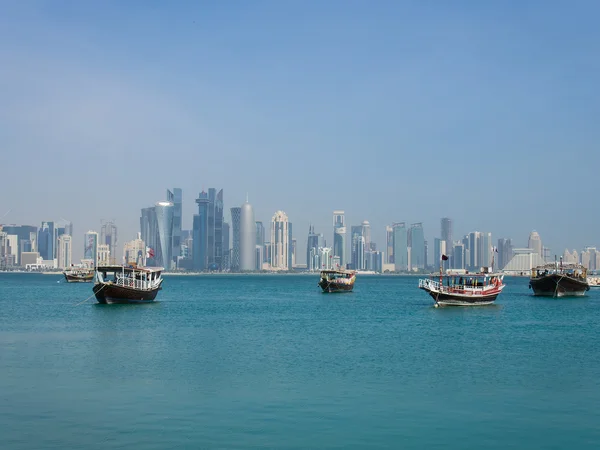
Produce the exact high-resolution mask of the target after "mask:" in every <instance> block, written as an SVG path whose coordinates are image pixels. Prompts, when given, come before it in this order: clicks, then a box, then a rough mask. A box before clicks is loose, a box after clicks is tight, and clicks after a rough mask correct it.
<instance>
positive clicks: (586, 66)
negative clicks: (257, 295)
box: [0, 1, 600, 256]
mask: <svg viewBox="0 0 600 450" xmlns="http://www.w3.org/2000/svg"><path fill="white" fill-rule="evenodd" d="M304 8H305V9H304V10H305V12H306V13H305V14H300V15H298V14H296V13H295V10H294V8H293V6H291V5H288V4H282V3H278V2H269V1H266V2H261V5H259V6H252V7H251V6H250V5H237V7H236V8H233V9H228V8H226V6H225V5H221V4H217V5H213V7H211V8H204V7H203V6H202V5H201V4H198V5H196V4H193V3H186V4H178V5H169V6H168V7H167V5H162V6H161V5H157V6H156V8H146V7H144V6H142V5H140V4H137V3H134V4H127V5H119V7H118V8H117V6H116V5H111V4H106V5H105V4H93V3H75V4H69V6H68V7H67V6H66V4H64V5H63V4H54V5H53V6H52V7H49V6H47V5H46V4H45V3H40V2H36V1H32V2H26V3H23V2H12V3H9V4H7V5H5V8H4V10H3V15H2V17H0V36H1V37H2V38H3V39H0V51H1V52H2V54H3V55H4V61H5V64H4V66H5V67H6V70H3V71H2V72H1V73H0V86H2V88H0V89H1V90H2V98H3V102H2V103H1V104H0V115H1V116H2V117H3V123H4V124H5V127H4V129H5V130H7V131H6V133H4V135H3V140H2V142H3V161H2V163H3V168H4V169H5V170H4V172H3V177H4V181H5V185H7V186H8V185H13V186H17V185H18V186H19V189H18V191H15V192H14V193H10V194H8V195H3V196H1V198H0V222H2V223H7V224H12V223H15V224H31V225H37V226H39V223H40V222H41V221H42V220H54V221H56V222H58V220H59V219H60V218H61V217H64V218H66V219H67V220H68V221H70V222H72V223H73V224H75V230H76V232H75V233H74V236H73V239H74V242H73V251H74V252H75V253H76V255H74V256H77V253H80V252H81V247H82V245H83V244H82V232H85V231H86V230H89V229H95V230H98V231H99V227H100V221H101V220H103V219H105V218H111V219H114V221H115V223H117V225H118V227H119V239H120V240H121V241H122V242H125V241H126V240H128V239H132V238H133V237H134V236H135V232H136V230H137V229H138V225H137V223H138V217H137V216H136V214H135V213H134V212H133V211H137V210H139V209H140V208H142V207H144V206H148V205H151V204H154V202H155V201H162V200H169V199H168V198H167V199H165V198H164V189H165V186H178V187H179V188H181V189H182V190H183V192H184V193H185V196H186V199H185V204H184V206H183V208H184V209H183V212H182V220H183V221H184V224H183V227H184V228H185V229H191V228H192V224H191V223H190V221H191V217H192V211H193V210H194V207H195V205H193V203H191V202H190V200H191V199H192V198H193V197H192V196H193V195H195V194H197V193H198V192H200V191H201V190H202V187H203V186H220V187H222V188H224V189H225V191H226V192H228V193H229V194H228V198H227V207H231V206H233V205H241V204H242V203H243V202H244V199H245V193H246V192H247V191H248V190H250V191H251V192H250V195H251V198H252V200H253V206H254V212H255V216H256V217H257V218H258V219H260V220H263V221H264V222H267V221H268V218H269V217H271V215H272V214H273V211H277V210H279V209H283V210H285V211H286V213H287V214H288V215H289V217H290V218H291V220H292V221H293V222H294V225H295V226H296V227H297V228H296V229H298V230H301V229H307V227H308V225H309V223H312V224H314V225H315V228H316V229H318V230H320V232H323V233H325V234H326V237H327V238H328V239H329V238H330V231H329V230H330V219H329V218H330V214H331V211H332V210H334V209H338V208H339V209H343V210H345V211H346V214H347V217H346V224H347V226H348V225H357V224H360V223H361V222H362V221H363V220H368V221H369V222H370V223H371V226H372V229H373V240H374V241H376V242H378V243H379V244H380V245H381V243H382V242H384V235H383V234H384V231H383V230H384V227H385V226H386V225H388V224H390V223H393V222H400V221H404V222H406V223H409V224H410V223H416V222H422V223H423V227H424V232H425V236H427V237H428V240H429V241H431V240H432V238H433V237H435V236H437V234H438V222H439V218H440V217H453V218H454V220H455V223H454V228H455V230H454V235H455V237H456V236H458V231H460V232H461V233H462V232H465V233H466V232H470V231H471V230H473V229H475V230H489V231H490V232H491V233H492V235H493V236H510V237H512V238H513V239H514V240H515V245H518V246H525V245H526V239H527V235H526V234H527V233H528V232H530V231H531V230H538V232H539V233H540V234H541V235H542V236H543V238H544V240H545V241H546V242H548V246H549V247H551V248H552V249H555V251H557V252H558V250H559V249H563V248H567V247H569V248H584V247H586V246H589V245H596V240H597V239H598V237H597V231H596V228H597V223H598V215H597V213H596V212H595V211H593V210H590V209H588V210H586V214H581V209H580V205H579V203H580V201H579V199H583V196H584V195H585V194H586V193H587V192H594V191H595V188H596V185H595V179H596V177H595V173H594V168H595V167H597V165H598V163H600V154H599V153H598V152H596V151H595V146H596V143H597V142H598V141H599V140H600V130H598V129H597V127H596V124H595V119H594V118H595V117H596V116H597V114H596V111H597V109H598V107H599V105H600V100H599V97H598V96H599V94H598V92H597V89H596V81H595V80H596V79H597V78H598V76H597V75H598V68H597V65H595V63H593V61H595V59H596V58H595V56H596V55H597V53H598V50H600V39H596V38H595V37H597V36H598V31H597V27H596V24H595V22H594V20H593V17H595V16H596V13H597V12H600V5H599V4H594V3H589V4H587V7H586V8H584V9H579V8H576V7H574V6H570V5H568V4H566V3H561V2H544V3H541V2H533V3H528V5H527V6H526V5H520V4H510V5H508V4H498V3H496V4H481V5H474V4H466V3H460V2H459V3H458V4H451V5H450V4H446V3H443V2H440V3H437V6H436V7H435V8H431V7H428V6H427V5H425V4H418V3H417V4H411V5H405V4H404V3H402V2H397V3H394V2H385V3H383V4H381V7H380V8H372V7H369V6H368V5H366V4H362V5H361V4H359V3H351V4H347V3H346V2H344V3H341V2H336V1H333V2H328V3H327V4H322V3H316V2H314V3H313V2H308V3H307V4H305V5H304ZM317 11H318V13H316V12H317ZM569 19H570V20H569ZM574 24H576V26H575V25H574ZM306 30H312V31H311V32H310V33H307V32H306ZM566 35H568V37H569V38H568V39H565V36H566ZM273 37H275V39H274V38H273ZM207 42H210V43H211V44H210V45H207V44H206V43H207ZM124 43H125V44H126V45H124ZM173 49H177V51H172V50H173ZM132 51H133V54H134V55H135V57H131V54H132ZM148 55H154V56H153V57H148ZM206 61H211V64H210V65H209V66H207V65H206V63H205V62H206ZM39 73H44V77H39V76H37V75H38V74H39ZM292 86H293V88H292ZM399 124H401V126H399ZM232 130H235V133H232ZM24 154H26V155H28V161H29V163H28V166H27V180H31V181H30V182H24V181H23V179H24V178H23V174H24V166H23V159H22V155H24ZM248 155H252V156H251V157H250V156H248ZM82 158H83V160H84V161H85V164H84V165H83V166H82V164H81V161H82ZM108 161H118V164H109V165H108ZM274 161H277V163H278V164H279V166H281V167H286V168H287V169H286V172H285V183H279V184H277V185H276V187H274V186H273V184H272V183H268V182H266V180H265V181H264V182H261V181H260V180H261V179H260V178H258V177H257V174H259V173H263V171H264V168H265V167H269V164H270V163H271V162H274ZM314 161H319V162H322V163H325V164H330V165H332V166H335V173H336V176H335V177H332V176H319V175H317V174H315V173H314ZM581 162H584V164H581ZM59 164H60V166H59ZM82 167H83V168H82ZM366 167H368V168H369V169H370V170H368V171H365V168H366ZM416 167H419V168H420V169H421V170H413V169H414V168H416ZM401 168H408V170H400V169H401ZM99 171H102V183H103V186H110V187H111V189H112V190H115V189H119V188H121V187H124V186H127V187H128V188H131V187H134V188H137V189H139V190H136V191H134V192H135V195H133V196H126V195H113V196H110V197H109V196H106V195H103V194H104V190H98V189H94V186H95V182H94V180H95V179H96V177H93V176H92V174H95V173H98V172H99ZM572 172H576V173H577V183H572V182H571V175H570V173H572ZM57 173H60V174H62V175H63V178H62V179H61V180H60V182H59V181H58V179H56V178H55V176H54V174H57ZM359 179H361V180H365V181H366V180H367V179H368V180H370V179H373V181H375V180H377V183H373V182H371V183H369V182H367V183H364V182H363V183H356V182H353V180H359ZM34 180H35V181H34ZM549 180H551V181H552V182H549ZM41 185H43V189H41V187H40V186H41ZM536 186H543V190H541V189H540V192H539V193H538V194H537V195H534V194H535V192H536ZM140 193H141V195H142V197H143V198H139V197H140ZM192 193H195V194H192ZM536 197H539V202H536V201H535V200H532V199H534V198H536ZM544 197H545V198H552V199H553V201H554V202H559V203H560V205H561V207H560V209H558V210H557V209H556V208H546V207H542V205H543V198H544ZM573 199H575V201H573ZM581 201H583V200H581ZM74 205H77V206H76V207H75V206H74ZM557 211H559V212H557ZM523 235H524V236H523ZM297 239H298V246H299V247H300V248H302V247H303V244H304V243H303V240H304V239H305V238H304V237H303V236H300V235H298V236H297ZM523 240H524V241H525V242H522V241H523ZM517 241H521V242H519V243H517ZM122 242H121V244H122ZM121 244H120V245H121ZM430 244H431V242H430ZM348 256H349V255H348Z"/></svg>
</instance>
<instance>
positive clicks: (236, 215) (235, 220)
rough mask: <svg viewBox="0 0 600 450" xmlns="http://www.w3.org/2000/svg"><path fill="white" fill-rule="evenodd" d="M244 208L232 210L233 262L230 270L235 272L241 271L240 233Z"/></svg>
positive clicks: (236, 207) (237, 207)
mask: <svg viewBox="0 0 600 450" xmlns="http://www.w3.org/2000/svg"><path fill="white" fill-rule="evenodd" d="M241 216H242V208H240V207H239V206H235V207H233V208H231V261H230V269H231V270H232V271H233V272H238V271H239V270H240V232H241V229H240V228H241V220H242V217H241Z"/></svg>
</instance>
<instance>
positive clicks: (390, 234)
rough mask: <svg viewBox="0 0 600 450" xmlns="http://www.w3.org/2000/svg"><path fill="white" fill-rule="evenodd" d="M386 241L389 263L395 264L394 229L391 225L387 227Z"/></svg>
mask: <svg viewBox="0 0 600 450" xmlns="http://www.w3.org/2000/svg"><path fill="white" fill-rule="evenodd" d="M385 241H386V251H387V263H388V264H394V229H393V228H392V227H390V226H387V227H385Z"/></svg>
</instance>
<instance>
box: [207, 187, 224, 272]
mask: <svg viewBox="0 0 600 450" xmlns="http://www.w3.org/2000/svg"><path fill="white" fill-rule="evenodd" d="M209 193H210V190H209ZM214 208H215V221H214V227H215V245H214V253H213V259H212V260H211V261H210V263H211V264H214V267H215V269H216V270H223V256H224V254H225V253H224V250H223V224H224V221H223V209H224V203H223V189H221V190H219V192H217V194H216V196H215V206H214ZM228 239H229V238H228ZM227 242H229V240H228V241H227Z"/></svg>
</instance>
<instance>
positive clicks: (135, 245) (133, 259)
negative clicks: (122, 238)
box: [123, 233, 146, 266]
mask: <svg viewBox="0 0 600 450" xmlns="http://www.w3.org/2000/svg"><path fill="white" fill-rule="evenodd" d="M123 262H124V264H137V265H138V266H145V265H146V243H145V242H144V241H143V240H142V239H141V234H140V233H138V236H137V239H134V240H132V241H129V242H125V245H124V246H123Z"/></svg>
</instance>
